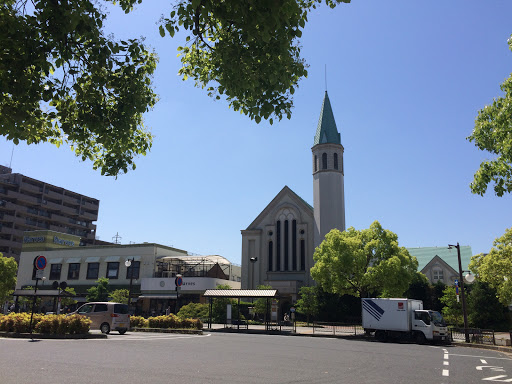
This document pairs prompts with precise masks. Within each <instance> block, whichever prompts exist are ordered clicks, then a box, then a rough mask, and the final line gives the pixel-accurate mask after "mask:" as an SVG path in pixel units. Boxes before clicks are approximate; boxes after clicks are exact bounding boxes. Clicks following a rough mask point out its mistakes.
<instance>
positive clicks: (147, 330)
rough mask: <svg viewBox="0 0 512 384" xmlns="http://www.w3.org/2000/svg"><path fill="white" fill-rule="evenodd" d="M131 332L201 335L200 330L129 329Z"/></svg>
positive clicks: (201, 331)
mask: <svg viewBox="0 0 512 384" xmlns="http://www.w3.org/2000/svg"><path fill="white" fill-rule="evenodd" d="M130 331H132V332H156V333H182V334H186V335H202V334H203V330H202V329H174V328H130Z"/></svg>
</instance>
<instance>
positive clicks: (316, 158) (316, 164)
mask: <svg viewBox="0 0 512 384" xmlns="http://www.w3.org/2000/svg"><path fill="white" fill-rule="evenodd" d="M316 171H318V157H317V156H316V155H315V172H316Z"/></svg>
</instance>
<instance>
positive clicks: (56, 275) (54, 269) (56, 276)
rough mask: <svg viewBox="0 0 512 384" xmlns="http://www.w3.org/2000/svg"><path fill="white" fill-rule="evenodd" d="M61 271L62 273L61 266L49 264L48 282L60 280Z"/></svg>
mask: <svg viewBox="0 0 512 384" xmlns="http://www.w3.org/2000/svg"><path fill="white" fill-rule="evenodd" d="M61 271H62V264H51V266H50V280H60V272H61Z"/></svg>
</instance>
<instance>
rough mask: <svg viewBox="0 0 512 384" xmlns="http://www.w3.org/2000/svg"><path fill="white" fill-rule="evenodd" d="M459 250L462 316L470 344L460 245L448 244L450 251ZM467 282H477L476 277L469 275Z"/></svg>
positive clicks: (467, 341)
mask: <svg viewBox="0 0 512 384" xmlns="http://www.w3.org/2000/svg"><path fill="white" fill-rule="evenodd" d="M452 248H457V259H458V261H459V281H460V290H461V296H462V315H463V316H464V334H465V336H466V343H469V342H470V340H469V330H468V313H467V309H466V295H465V293H464V278H463V276H462V273H463V272H466V271H463V270H462V262H461V260H460V245H459V243H457V245H452V244H448V249H452ZM466 280H467V281H468V283H471V282H473V281H474V280H475V277H474V276H473V275H472V274H471V273H468V274H467V275H466Z"/></svg>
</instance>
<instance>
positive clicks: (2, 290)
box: [0, 253, 18, 304]
mask: <svg viewBox="0 0 512 384" xmlns="http://www.w3.org/2000/svg"><path fill="white" fill-rule="evenodd" d="M17 273H18V264H17V263H16V260H14V259H13V258H12V257H4V255H3V254H2V253H0V304H2V303H4V302H5V301H7V300H8V299H9V297H10V296H11V295H12V293H13V291H14V287H15V286H16V274H17Z"/></svg>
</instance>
